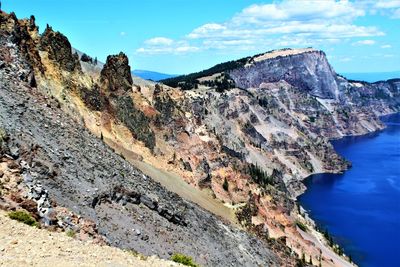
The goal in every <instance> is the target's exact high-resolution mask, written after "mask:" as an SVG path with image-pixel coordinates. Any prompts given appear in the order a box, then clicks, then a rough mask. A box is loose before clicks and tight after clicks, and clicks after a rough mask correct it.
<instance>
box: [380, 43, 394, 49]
mask: <svg viewBox="0 0 400 267" xmlns="http://www.w3.org/2000/svg"><path fill="white" fill-rule="evenodd" d="M381 48H383V49H388V48H392V46H391V45H389V44H386V45H381Z"/></svg>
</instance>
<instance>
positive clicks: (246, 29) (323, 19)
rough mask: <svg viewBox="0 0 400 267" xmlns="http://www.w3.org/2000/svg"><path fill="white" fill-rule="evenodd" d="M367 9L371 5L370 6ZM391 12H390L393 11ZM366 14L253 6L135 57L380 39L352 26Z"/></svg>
mask: <svg viewBox="0 0 400 267" xmlns="http://www.w3.org/2000/svg"><path fill="white" fill-rule="evenodd" d="M393 2H396V3H397V2H398V1H393ZM371 5H374V4H373V3H372V2H371V3H369V6H371ZM376 5H378V3H376ZM380 5H381V6H382V7H379V8H380V9H383V8H384V7H383V6H384V5H385V4H383V3H381V4H380ZM386 5H388V4H386ZM390 6H391V7H390V9H392V8H393V7H392V6H396V5H395V4H391V5H390ZM376 8H378V7H376ZM366 9H367V7H366V5H365V4H363V5H360V4H358V3H353V2H350V1H346V0H341V1H334V0H326V1H316V0H310V1H293V0H288V1H281V2H274V3H272V4H256V5H251V6H249V7H247V8H245V9H243V10H242V11H241V12H239V13H238V14H236V15H235V16H233V17H232V18H231V19H229V20H228V21H225V22H223V23H211V22H210V23H206V24H204V25H202V26H200V27H198V28H195V29H193V30H192V31H191V32H189V33H188V34H186V36H184V37H182V38H181V39H180V40H171V39H168V38H166V37H156V38H152V39H149V40H147V41H145V42H144V44H143V46H142V47H141V48H139V49H138V50H137V52H138V53H147V54H158V53H171V52H173V53H178V51H180V53H189V52H196V51H200V50H225V51H243V50H256V49H265V48H267V47H279V46H280V47H283V46H297V47H299V46H316V45H320V44H327V43H328V44H329V43H338V42H341V41H344V40H346V41H347V40H348V39H351V38H356V37H358V38H360V37H361V38H362V37H364V38H371V37H375V36H382V35H384V33H383V32H382V31H381V30H379V29H378V28H377V27H374V26H361V25H357V24H356V23H355V20H356V18H359V17H362V16H365V15H366ZM388 9H389V7H388ZM362 42H365V43H362ZM371 42H374V41H373V40H364V41H360V43H359V45H362V44H364V45H368V44H371ZM372 44H373V43H372Z"/></svg>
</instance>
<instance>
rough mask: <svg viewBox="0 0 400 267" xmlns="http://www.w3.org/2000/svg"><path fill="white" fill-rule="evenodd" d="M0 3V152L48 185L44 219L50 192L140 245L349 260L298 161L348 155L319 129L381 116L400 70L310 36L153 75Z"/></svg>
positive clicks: (32, 180)
mask: <svg viewBox="0 0 400 267" xmlns="http://www.w3.org/2000/svg"><path fill="white" fill-rule="evenodd" d="M0 19H1V28H0V30H1V39H0V42H1V50H0V78H1V79H0V86H1V91H0V104H1V105H0V125H1V127H2V128H4V129H5V131H6V133H7V136H9V140H8V141H7V146H6V148H7V149H8V150H7V151H5V152H4V153H6V154H7V155H11V156H12V157H14V158H15V160H16V161H17V165H18V167H16V168H19V169H21V173H22V176H23V177H24V178H23V179H22V180H23V181H24V183H25V184H26V187H27V188H28V189H29V190H31V191H32V190H36V189H35V188H37V187H38V185H37V184H39V185H40V187H43V188H44V189H45V190H47V191H46V192H47V193H46V196H47V194H48V196H49V199H51V201H50V200H48V201H47V202H48V205H47V204H46V205H47V206H46V205H45V206H43V205H41V206H40V207H39V208H40V209H39V211H38V212H39V213H40V214H39V215H40V218H41V220H42V221H43V222H44V223H46V224H49V225H52V224H54V223H55V222H54V220H53V221H52V219H51V218H52V216H49V213H51V212H52V211H53V210H54V208H55V207H54V206H53V204H55V203H57V205H59V206H62V207H65V208H67V209H68V210H70V211H71V212H73V213H74V214H79V216H82V217H84V218H87V219H88V220H90V221H93V222H94V224H95V226H96V229H97V230H96V231H95V232H96V235H95V236H96V237H97V235H99V238H100V237H104V240H105V242H107V243H109V244H112V245H115V246H118V247H121V248H129V249H135V250H137V251H139V252H141V253H144V254H146V255H150V254H156V255H158V256H160V257H163V258H168V257H169V255H171V254H172V253H174V252H180V253H184V254H187V255H190V256H193V257H194V258H195V260H196V261H197V262H199V263H200V264H202V265H210V266H217V265H221V266H227V265H240V266H245V265H248V266H255V265H261V266H264V265H285V266H291V265H295V264H296V263H298V262H299V260H298V259H299V258H301V257H302V255H305V257H306V258H307V261H308V259H310V258H311V259H312V262H313V263H314V264H317V263H321V264H322V265H324V266H344V265H350V263H348V262H347V261H346V257H340V256H339V255H336V254H335V253H334V252H333V250H334V248H331V247H329V246H328V244H327V241H326V240H325V238H324V237H323V236H322V234H321V233H318V232H317V231H315V230H314V228H313V226H314V225H313V222H312V221H311V220H309V219H308V218H307V216H306V215H304V212H303V211H302V209H301V208H300V207H299V206H298V204H297V203H296V201H295V198H296V196H298V195H299V194H301V193H302V192H303V191H304V189H305V188H304V185H303V184H302V183H301V180H303V179H304V178H305V177H307V176H308V175H310V174H313V173H320V172H341V171H344V170H345V169H346V168H348V166H349V163H348V162H346V161H345V160H344V159H342V158H340V156H338V155H337V154H336V153H335V151H334V150H333V147H332V146H331V144H330V143H329V139H333V138H340V137H342V136H345V135H360V134H364V133H367V132H371V131H376V130H379V129H382V127H383V124H382V123H381V122H380V121H379V116H380V115H384V114H389V113H393V112H397V111H398V110H399V107H400V106H399V103H400V99H399V92H400V80H390V81H386V82H378V83H374V84H369V83H365V82H356V81H348V80H346V79H345V78H343V77H340V76H338V75H337V74H336V73H335V72H334V70H333V69H332V67H331V66H330V65H329V63H328V61H327V59H326V57H325V54H324V53H323V52H321V51H316V50H314V49H311V48H308V49H296V50H293V49H285V50H278V51H271V52H267V53H264V54H261V55H256V56H254V57H248V58H244V59H241V60H238V61H231V62H227V63H222V64H219V65H217V66H215V67H213V68H211V69H209V70H205V71H202V72H200V73H194V74H190V75H186V76H180V77H176V78H172V79H168V80H165V81H163V84H160V83H153V82H149V81H145V80H142V79H140V78H136V77H133V78H132V76H131V70H130V66H129V62H128V58H127V57H126V55H124V54H123V53H120V54H118V55H112V56H109V57H108V58H107V61H106V62H105V64H100V63H99V62H97V60H93V58H91V57H89V56H88V55H85V56H84V54H82V53H74V50H73V49H72V46H71V44H70V43H69V41H68V39H67V38H66V37H65V36H64V35H62V34H61V33H59V32H56V31H54V30H53V29H52V28H51V27H49V26H48V27H47V28H46V29H45V31H44V33H43V34H41V35H40V34H39V32H38V28H37V26H36V25H35V20H34V17H31V18H30V19H28V20H18V19H17V18H16V16H15V15H14V14H10V15H8V14H4V13H2V14H1V17H0ZM96 136H97V138H96ZM14 152H15V153H14ZM17 152H18V153H17ZM13 154H14V156H13ZM119 154H120V155H121V156H119ZM138 169H140V170H138ZM142 172H143V173H146V174H147V176H146V175H144V174H143V173H142ZM28 189H25V190H28ZM29 190H28V191H29ZM20 194H22V193H21V192H20ZM22 195H23V196H25V195H26V196H25V197H26V198H28V199H29V198H32V197H31V195H29V194H25V195H24V194H22ZM3 198H4V199H9V198H7V197H3ZM37 198H38V199H39V200H40V199H42V196H41V195H40V194H39V195H38V196H37ZM11 200H12V199H11ZM6 202H7V201H6ZM9 202H10V201H9ZM14 202H15V201H14V200H12V201H11V203H14ZM47 202H46V203H47ZM192 202H194V203H195V204H193V203H192ZM7 203H8V202H7ZM40 203H42V202H40ZM14 204H15V203H14ZM17 204H18V203H17ZM17 204H15V205H17ZM9 206H10V203H8V207H9ZM11 206H12V205H11ZM199 206H200V207H199ZM17 207H18V205H17ZM214 214H217V215H218V216H216V215H214ZM53 217H54V216H53ZM302 225H307V227H306V231H303V230H302V229H300V228H303V227H301V226H302ZM299 226H300V227H299ZM240 228H243V229H244V230H246V231H243V230H241V229H240ZM303 229H305V228H303ZM77 230H78V229H77ZM249 233H252V234H253V235H252V234H249ZM238 244H239V245H238ZM303 264H304V263H303Z"/></svg>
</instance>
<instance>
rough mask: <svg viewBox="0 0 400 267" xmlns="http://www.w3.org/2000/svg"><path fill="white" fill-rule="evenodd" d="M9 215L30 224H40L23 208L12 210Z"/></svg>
mask: <svg viewBox="0 0 400 267" xmlns="http://www.w3.org/2000/svg"><path fill="white" fill-rule="evenodd" d="M8 217H10V219H13V220H16V221H19V222H22V223H25V224H27V225H30V226H38V222H37V221H36V220H35V219H34V218H33V217H32V216H31V215H30V214H29V213H28V212H26V211H23V210H17V211H11V212H10V213H8Z"/></svg>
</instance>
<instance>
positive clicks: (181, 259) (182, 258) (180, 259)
mask: <svg viewBox="0 0 400 267" xmlns="http://www.w3.org/2000/svg"><path fill="white" fill-rule="evenodd" d="M171 260H172V261H174V262H177V263H180V264H183V265H186V266H191V267H199V265H197V264H196V263H195V262H193V259H192V258H191V257H189V256H186V255H183V254H179V253H175V254H174V255H172V257H171Z"/></svg>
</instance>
